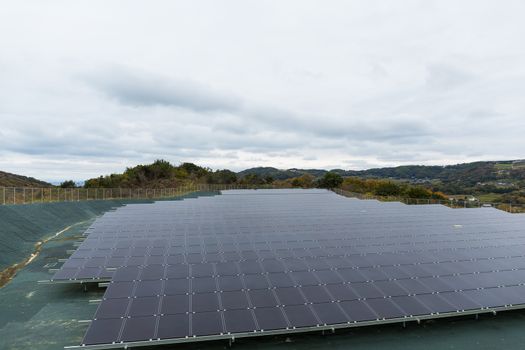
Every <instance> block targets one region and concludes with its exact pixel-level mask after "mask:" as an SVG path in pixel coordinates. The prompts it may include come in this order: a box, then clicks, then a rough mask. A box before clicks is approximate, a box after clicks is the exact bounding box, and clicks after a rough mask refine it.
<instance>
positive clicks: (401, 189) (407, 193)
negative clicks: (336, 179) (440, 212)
mask: <svg viewBox="0 0 525 350" xmlns="http://www.w3.org/2000/svg"><path fill="white" fill-rule="evenodd" d="M341 188H342V189H343V190H345V191H350V192H356V193H361V194H369V195H375V196H384V197H408V198H418V199H429V198H432V199H440V200H447V199H448V197H447V196H445V195H444V194H443V193H441V192H434V191H432V190H429V189H427V188H425V187H422V186H414V185H410V184H408V183H406V182H399V181H398V182H396V181H392V180H378V179H360V178H356V177H348V178H346V179H344V181H343V183H342V185H341Z"/></svg>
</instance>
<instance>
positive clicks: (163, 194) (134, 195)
mask: <svg viewBox="0 0 525 350" xmlns="http://www.w3.org/2000/svg"><path fill="white" fill-rule="evenodd" d="M254 188H272V186H266V185H238V184H235V185H215V184H189V185H184V186H179V187H173V188H60V187H43V188H33V187H0V205H16V204H33V203H47V202H67V201H69V202H73V201H86V200H133V199H167V198H176V197H179V196H182V195H185V194H188V193H191V192H201V191H210V192H211V191H220V190H228V189H254Z"/></svg>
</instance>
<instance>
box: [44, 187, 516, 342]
mask: <svg viewBox="0 0 525 350" xmlns="http://www.w3.org/2000/svg"><path fill="white" fill-rule="evenodd" d="M524 224H525V216H523V215H511V214H508V213H505V212H502V211H498V210H495V209H492V208H480V209H450V208H447V207H444V206H439V205H425V206H407V205H404V204H401V203H396V202H390V203H381V202H378V201H373V200H366V201H364V200H356V199H349V198H344V197H340V196H338V195H336V194H334V193H332V192H329V191H325V190H237V191H225V192H224V193H223V195H218V196H215V197H203V198H196V199H186V200H184V201H175V202H156V203H152V204H132V205H127V206H125V207H122V208H118V209H117V210H115V211H112V212H108V213H106V214H105V215H104V216H102V217H101V218H99V219H98V220H97V221H96V222H95V223H94V224H93V225H92V226H91V227H90V228H89V229H88V230H87V232H86V239H85V240H84V242H83V243H82V244H81V245H80V247H79V248H78V249H77V250H76V251H75V252H74V253H73V254H72V256H71V257H70V258H69V259H68V260H67V261H66V263H64V265H63V267H62V268H61V269H60V270H59V271H58V272H57V273H56V274H55V275H54V276H53V280H54V281H56V282H78V281H82V282H86V281H96V282H99V281H109V282H110V283H109V286H108V288H107V290H106V292H105V294H104V297H103V301H102V303H101V304H100V306H99V308H98V310H97V312H96V314H95V316H94V320H93V322H92V324H91V326H90V327H89V330H88V332H87V333H86V336H85V338H84V340H83V342H82V346H84V347H89V346H93V345H97V344H98V345H104V344H105V345H107V346H110V345H111V344H124V345H125V344H127V343H134V344H135V343H136V342H139V343H140V342H145V343H155V342H158V343H159V344H160V343H163V342H170V341H173V342H177V341H191V340H195V339H196V338H198V337H207V338H205V339H215V338H221V337H230V336H232V335H235V336H248V335H250V336H251V335H262V334H268V332H270V333H272V334H273V333H275V332H284V333H285V332H287V331H290V330H291V329H296V330H300V329H303V330H312V329H321V328H323V327H348V326H359V325H361V324H369V323H370V322H377V323H380V322H383V321H389V322H390V321H395V320H398V321H406V320H410V319H415V318H425V317H427V318H431V317H435V316H436V315H441V314H449V313H450V314H461V313H464V312H484V311H487V310H490V309H493V308H494V309H495V308H498V310H499V309H501V308H503V309H505V308H509V307H515V306H516V305H522V304H524V303H525V293H524V291H525V286H523V284H525V254H524V253H523V248H524V246H525V225H524ZM141 344H142V343H141Z"/></svg>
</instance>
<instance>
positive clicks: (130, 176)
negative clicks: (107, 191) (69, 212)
mask: <svg viewBox="0 0 525 350" xmlns="http://www.w3.org/2000/svg"><path fill="white" fill-rule="evenodd" d="M237 181H238V179H237V174H236V173H234V172H233V171H230V170H226V169H224V170H216V171H213V170H211V169H209V168H204V167H201V166H198V165H195V164H193V163H182V164H181V165H178V166H175V165H172V164H171V163H170V162H168V161H165V160H162V159H159V160H156V161H155V162H153V163H152V164H148V165H137V166H135V167H132V168H127V169H126V170H125V171H124V172H123V173H122V174H111V175H106V176H100V177H97V178H93V179H89V180H86V181H85V183H84V187H86V188H95V187H105V188H119V187H120V188H141V187H142V188H146V187H149V188H169V187H177V186H180V185H183V184H186V183H209V184H234V183H237Z"/></svg>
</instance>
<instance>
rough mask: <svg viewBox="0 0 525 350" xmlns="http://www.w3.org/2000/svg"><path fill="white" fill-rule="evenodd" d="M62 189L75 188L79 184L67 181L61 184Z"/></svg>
mask: <svg viewBox="0 0 525 350" xmlns="http://www.w3.org/2000/svg"><path fill="white" fill-rule="evenodd" d="M60 187H61V188H75V187H77V184H76V183H75V181H73V180H66V181H64V182H62V183H61V184H60Z"/></svg>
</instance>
